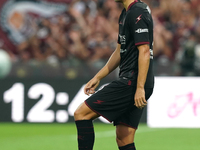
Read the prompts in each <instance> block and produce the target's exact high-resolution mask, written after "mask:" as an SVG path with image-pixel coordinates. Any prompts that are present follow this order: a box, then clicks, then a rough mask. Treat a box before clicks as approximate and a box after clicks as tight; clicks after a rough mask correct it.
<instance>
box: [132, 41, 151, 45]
mask: <svg viewBox="0 0 200 150" xmlns="http://www.w3.org/2000/svg"><path fill="white" fill-rule="evenodd" d="M144 44H150V43H149V42H139V43H135V45H144Z"/></svg>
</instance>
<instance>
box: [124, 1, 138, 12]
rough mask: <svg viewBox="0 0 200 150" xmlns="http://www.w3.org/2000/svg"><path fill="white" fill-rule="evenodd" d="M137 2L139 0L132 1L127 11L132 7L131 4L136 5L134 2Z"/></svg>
mask: <svg viewBox="0 0 200 150" xmlns="http://www.w3.org/2000/svg"><path fill="white" fill-rule="evenodd" d="M137 2H138V0H135V1H134V2H132V3H131V4H130V5H129V6H128V8H127V10H126V11H128V10H129V9H130V8H131V6H132V5H134V4H135V3H137Z"/></svg>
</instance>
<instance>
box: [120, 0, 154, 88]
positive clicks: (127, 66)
mask: <svg viewBox="0 0 200 150" xmlns="http://www.w3.org/2000/svg"><path fill="white" fill-rule="evenodd" d="M118 43H119V44H121V48H120V56H121V61H120V65H119V68H120V72H119V77H120V78H125V79H129V80H131V81H133V82H132V83H135V86H136V85H137V76H138V56H139V50H138V48H137V46H138V45H143V44H148V45H149V47H150V49H149V50H150V64H149V70H148V74H147V78H146V83H145V87H149V88H152V87H153V86H154V75H153V20H152V16H151V12H150V9H149V7H148V6H147V5H146V4H145V3H143V2H141V1H139V0H135V1H134V2H133V3H132V4H130V6H129V7H128V9H127V10H126V9H123V10H122V13H121V15H120V17H119V35H118Z"/></svg>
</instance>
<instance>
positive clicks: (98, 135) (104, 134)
mask: <svg viewBox="0 0 200 150" xmlns="http://www.w3.org/2000/svg"><path fill="white" fill-rule="evenodd" d="M160 130H166V128H159V129H152V128H148V129H139V130H137V131H136V134H140V133H146V132H155V131H160ZM115 136H116V134H115V130H109V131H101V132H95V138H106V137H115ZM67 137H68V138H69V139H72V140H76V139H77V135H69V136H67Z"/></svg>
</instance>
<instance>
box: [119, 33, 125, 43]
mask: <svg viewBox="0 0 200 150" xmlns="http://www.w3.org/2000/svg"><path fill="white" fill-rule="evenodd" d="M119 38H120V43H121V44H126V36H125V35H120V34H119Z"/></svg>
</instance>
